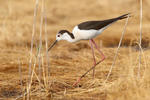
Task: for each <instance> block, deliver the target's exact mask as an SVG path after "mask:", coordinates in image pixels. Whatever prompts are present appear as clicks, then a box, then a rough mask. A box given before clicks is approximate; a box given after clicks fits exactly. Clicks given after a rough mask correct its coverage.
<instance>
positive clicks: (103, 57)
mask: <svg viewBox="0 0 150 100" xmlns="http://www.w3.org/2000/svg"><path fill="white" fill-rule="evenodd" d="M91 42H92V43H93V44H94V45H95V48H96V49H97V50H98V52H99V53H100V54H101V55H102V59H101V60H100V61H99V62H97V63H96V64H95V65H94V66H92V67H91V68H90V69H89V70H88V71H86V72H85V73H84V74H83V75H82V76H81V77H80V78H79V79H78V80H77V81H76V82H75V83H74V84H73V86H76V85H77V84H78V83H79V82H80V80H81V79H82V78H83V77H84V76H85V75H86V74H87V73H88V72H90V71H91V70H93V69H94V68H95V67H96V66H97V65H98V64H99V63H101V62H102V61H104V59H105V56H104V54H103V53H102V51H101V50H100V49H99V48H98V46H97V45H96V43H95V41H94V40H93V39H91Z"/></svg>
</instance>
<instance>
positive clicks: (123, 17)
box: [117, 13, 131, 20]
mask: <svg viewBox="0 0 150 100" xmlns="http://www.w3.org/2000/svg"><path fill="white" fill-rule="evenodd" d="M128 17H131V13H128V14H124V15H121V16H119V17H118V18H117V19H119V20H121V19H125V18H128Z"/></svg>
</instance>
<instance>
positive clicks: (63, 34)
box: [48, 30, 74, 51]
mask: <svg viewBox="0 0 150 100" xmlns="http://www.w3.org/2000/svg"><path fill="white" fill-rule="evenodd" d="M73 39H74V35H73V34H72V33H70V32H69V31H67V30H60V31H59V32H58V33H57V34H56V40H55V42H54V43H53V44H52V45H51V46H50V47H49V48H48V51H50V49H51V48H52V47H53V46H54V45H55V44H56V43H57V42H58V41H60V40H67V41H69V42H72V40H73Z"/></svg>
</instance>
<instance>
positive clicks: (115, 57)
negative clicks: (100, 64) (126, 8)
mask: <svg viewBox="0 0 150 100" xmlns="http://www.w3.org/2000/svg"><path fill="white" fill-rule="evenodd" d="M129 17H130V15H128V17H127V19H126V22H125V25H124V28H123V31H122V35H121V38H120V41H119V45H118V48H117V50H116V53H115V56H114V59H113V63H112V65H111V67H110V70H109V73H108V75H107V77H106V80H105V81H104V83H106V82H107V80H108V78H109V76H110V74H111V72H112V69H113V67H114V65H115V63H116V59H117V56H118V52H119V48H120V46H121V43H122V40H123V36H124V33H125V30H126V27H127V24H128V20H129Z"/></svg>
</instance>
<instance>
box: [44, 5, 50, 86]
mask: <svg viewBox="0 0 150 100" xmlns="http://www.w3.org/2000/svg"><path fill="white" fill-rule="evenodd" d="M44 4H45V3H44ZM44 31H45V47H46V51H45V52H46V67H47V70H46V71H47V72H46V73H47V78H46V79H47V84H48V85H49V77H50V62H49V56H48V52H47V50H48V39H47V17H46V6H45V5H44Z"/></svg>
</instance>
